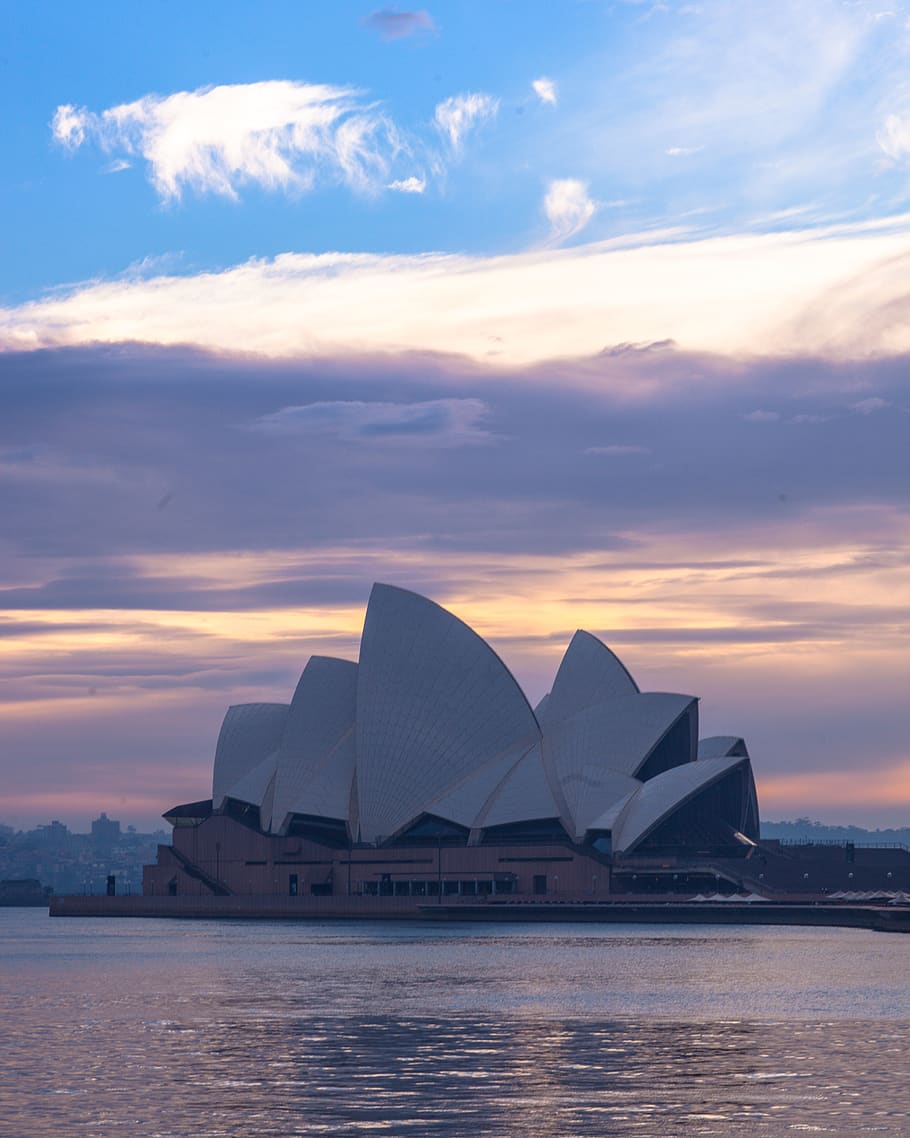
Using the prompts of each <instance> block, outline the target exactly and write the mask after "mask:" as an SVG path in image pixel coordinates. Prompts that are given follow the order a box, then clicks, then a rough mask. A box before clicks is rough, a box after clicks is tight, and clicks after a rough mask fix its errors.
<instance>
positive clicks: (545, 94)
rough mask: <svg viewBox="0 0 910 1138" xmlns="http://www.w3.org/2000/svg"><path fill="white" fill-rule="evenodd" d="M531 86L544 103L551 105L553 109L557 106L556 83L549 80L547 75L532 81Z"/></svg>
mask: <svg viewBox="0 0 910 1138" xmlns="http://www.w3.org/2000/svg"><path fill="white" fill-rule="evenodd" d="M531 86H532V87H533V88H534V94H535V95H536V96H537V97H538V99H540V101H541V102H542V103H549V105H550V106H551V107H555V106H556V103H557V95H556V83H555V81H554V80H553V79H548V78H547V77H546V76H545V75H541V77H540V78H539V79H533V80H532V81H531Z"/></svg>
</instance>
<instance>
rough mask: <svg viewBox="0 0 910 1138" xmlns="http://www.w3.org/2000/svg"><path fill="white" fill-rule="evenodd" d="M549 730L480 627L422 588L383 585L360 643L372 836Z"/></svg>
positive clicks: (361, 794) (365, 791) (363, 767)
mask: <svg viewBox="0 0 910 1138" xmlns="http://www.w3.org/2000/svg"><path fill="white" fill-rule="evenodd" d="M538 734H539V728H538V726H537V720H536V719H535V718H534V713H533V711H532V710H531V707H530V705H529V704H528V701H527V699H526V698H525V696H524V693H523V692H522V690H521V688H519V686H518V684H517V683H516V682H515V680H514V679H513V678H512V675H511V673H510V672H509V670H508V669H507V668H506V666H505V665H504V664H503V663H502V661H501V660H500V659H499V657H498V656H497V655H496V653H495V652H494V651H493V650H492V649H491V648H490V647H489V645H488V644H486V643H485V642H484V641H483V640H482V639H481V638H480V637H479V636H478V635H477V633H476V632H474V631H473V630H472V629H470V628H469V627H468V626H467V625H466V624H464V623H462V621H460V620H458V618H457V617H454V616H453V615H452V614H451V613H449V612H446V610H445V609H442V608H440V607H439V606H438V605H436V604H434V603H433V602H432V601H428V600H426V598H424V597H421V596H418V595H417V594H416V593H411V592H408V591H406V590H404V589H398V588H395V587H393V586H390V585H374V586H373V591H372V593H371V594H370V603H369V605H368V607H367V614H366V620H365V621H364V627H363V637H362V640H361V646H360V668H359V676H358V684H357V732H356V735H357V793H358V801H359V811H360V819H359V826H360V835H361V839H362V840H363V841H375V840H377V839H378V838H380V837H388V836H390V835H392V834H394V833H396V832H397V831H398V830H400V829H401V827H402V826H404V825H405V823H407V822H408V821H410V820H411V819H413V818H415V817H416V816H417V815H418V814H420V813H421V812H422V811H424V810H425V808H426V804H427V803H429V802H433V801H434V800H435V799H436V798H438V797H439V796H440V795H441V794H443V793H444V792H445V791H446V789H447V788H449V787H452V786H453V785H455V784H456V783H458V782H459V781H460V780H461V779H463V778H464V777H465V776H467V775H468V774H470V773H471V772H472V771H473V770H474V769H475V768H477V767H479V766H481V765H482V764H484V763H486V762H488V761H489V760H490V759H492V758H494V757H495V756H497V755H500V754H502V753H503V752H504V751H505V750H506V749H507V748H508V747H510V746H512V745H513V744H516V743H518V742H519V741H520V740H523V739H528V740H529V742H530V741H533V738H534V737H535V736H537V735H538Z"/></svg>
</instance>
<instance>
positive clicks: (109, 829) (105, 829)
mask: <svg viewBox="0 0 910 1138" xmlns="http://www.w3.org/2000/svg"><path fill="white" fill-rule="evenodd" d="M92 841H93V842H94V843H95V845H97V846H105V847H109V846H113V845H116V843H117V842H119V841H120V823H119V822H116V821H114V819H113V818H108V816H107V814H105V813H104V811H103V810H102V811H101V817H100V818H96V819H95V820H94V822H92Z"/></svg>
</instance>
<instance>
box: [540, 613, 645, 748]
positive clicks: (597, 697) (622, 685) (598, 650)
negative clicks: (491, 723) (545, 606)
mask: <svg viewBox="0 0 910 1138" xmlns="http://www.w3.org/2000/svg"><path fill="white" fill-rule="evenodd" d="M637 691H638V685H637V684H636V682H635V681H634V680H633V679H632V677H631V675H630V674H629V672H628V671H627V670H626V667H625V665H624V664H623V663H622V661H621V660H620V659H619V657H618V656H615V655H614V654H613V653H612V652H611V651H610V649H609V648H608V647H607V646H606V644H603V643H602V642H601V641H600V640H598V639H597V637H596V636H592V635H591V633H590V632H584V631H583V630H582V629H579V630H578V631H577V632H576V633H575V635H574V636H573V637H572V640H571V643H570V644H569V647H568V648H567V649H566V653H565V655H564V656H563V658H562V662H561V663H560V665H559V671H558V672H557V673H556V679H555V681H554V682H553V689H552V691H551V692H550V696H549V699H547V701H546V705H545V706H544V707H543V708H542V709H541V718H540V722H541V723H542V724H543V726H544V727H545V728H546V727H550V726H551V725H554V724H556V723H559V722H560V721H561V720H563V719H568V718H569V717H570V716H571V715H575V714H576V713H577V712H579V711H581V710H583V709H584V708H586V707H590V706H591V704H593V703H602V702H603V701H604V700H607V699H613V698H615V697H616V696H622V695H634V694H635V693H636V692H637Z"/></svg>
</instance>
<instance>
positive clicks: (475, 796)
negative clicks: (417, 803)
mask: <svg viewBox="0 0 910 1138" xmlns="http://www.w3.org/2000/svg"><path fill="white" fill-rule="evenodd" d="M535 742H536V740H535ZM527 751H528V741H527V740H526V739H523V740H520V741H519V742H518V743H516V744H514V745H513V746H511V747H508V748H506V750H505V751H503V753H502V754H500V755H497V756H496V757H495V758H494V759H491V760H490V761H489V762H488V763H484V764H483V765H482V766H480V767H478V768H477V769H476V770H474V771H472V772H471V774H469V775H468V776H467V777H466V778H463V779H462V780H461V781H460V782H458V783H457V784H456V785H455V786H453V787H451V788H450V789H449V790H447V791H445V793H444V794H442V795H441V796H440V797H439V798H437V799H435V800H434V801H433V802H430V803H428V805H427V807H426V813H428V814H436V815H438V816H439V817H440V818H447V819H448V820H449V821H450V822H457V823H458V825H459V826H467V827H468V829H471V828H473V827H474V826H476V825H477V819H478V817H479V816H480V815H481V814H482V812H483V811H484V809H485V807H486V805H487V803H488V802H489V800H490V797H491V796H492V795H493V794H494V793H495V792H496V790H497V788H498V787H499V786H501V785H502V782H503V780H504V779H505V778H507V777H508V774H509V772H510V771H511V770H512V769H513V768H514V767H515V764H516V763H517V762H518V761H519V760H520V759H521V757H522V756H523V755H524V754H526V753H527Z"/></svg>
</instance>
